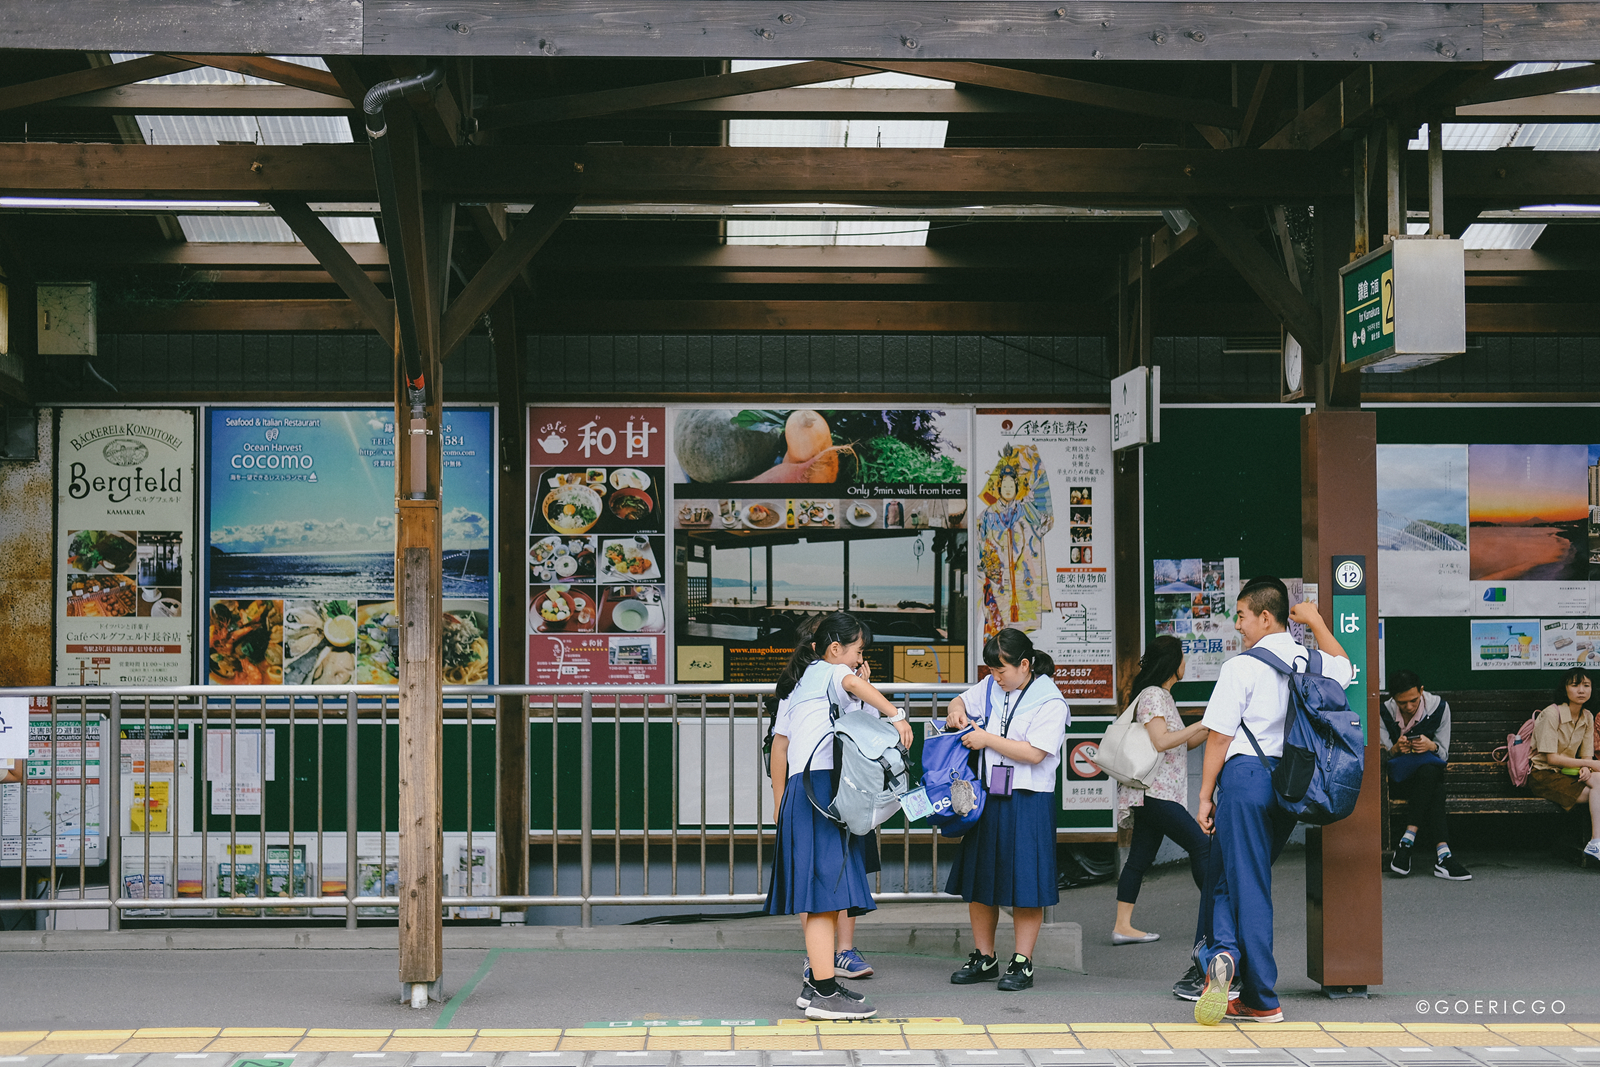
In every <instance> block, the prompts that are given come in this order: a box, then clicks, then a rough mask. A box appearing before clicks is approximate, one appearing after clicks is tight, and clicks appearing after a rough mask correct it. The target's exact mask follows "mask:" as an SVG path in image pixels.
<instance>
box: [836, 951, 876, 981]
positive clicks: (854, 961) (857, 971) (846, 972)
mask: <svg viewBox="0 0 1600 1067" xmlns="http://www.w3.org/2000/svg"><path fill="white" fill-rule="evenodd" d="M833 970H834V973H835V974H837V975H838V976H839V977H840V978H871V977H872V965H871V964H870V963H868V962H867V961H866V960H864V959H862V958H861V953H859V952H857V951H856V950H855V949H853V948H847V949H845V950H844V951H843V952H841V953H839V954H838V955H837V956H834V957H833Z"/></svg>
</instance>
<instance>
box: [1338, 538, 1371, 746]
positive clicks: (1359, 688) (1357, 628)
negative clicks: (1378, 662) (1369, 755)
mask: <svg viewBox="0 0 1600 1067" xmlns="http://www.w3.org/2000/svg"><path fill="white" fill-rule="evenodd" d="M1333 636H1334V637H1335V638H1336V639H1337V640H1338V642H1339V644H1340V645H1341V646H1343V648H1344V654H1345V655H1346V656H1348V657H1349V658H1350V665H1351V666H1352V667H1354V668H1355V680H1354V681H1352V682H1351V683H1350V687H1349V688H1348V689H1346V690H1345V698H1346V699H1347V700H1348V701H1349V702H1350V707H1351V710H1353V711H1355V712H1356V714H1357V715H1359V716H1360V717H1361V736H1362V737H1366V736H1367V557H1366V556H1334V557H1333Z"/></svg>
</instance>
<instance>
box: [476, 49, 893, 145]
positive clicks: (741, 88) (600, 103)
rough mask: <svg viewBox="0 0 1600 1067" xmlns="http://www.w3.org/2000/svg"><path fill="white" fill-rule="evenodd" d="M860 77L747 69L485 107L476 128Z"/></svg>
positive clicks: (830, 67)
mask: <svg viewBox="0 0 1600 1067" xmlns="http://www.w3.org/2000/svg"><path fill="white" fill-rule="evenodd" d="M863 73H865V72H864V71H863V70H862V69H861V68H860V67H857V66H852V65H851V64H848V63H823V62H810V63H792V64H789V65H788V66H783V67H765V68H763V69H760V70H746V71H740V72H739V73H737V74H712V75H708V76H707V77H704V78H684V79H681V80H679V81H670V82H652V83H650V84H648V85H629V86H625V87H623V88H620V89H602V90H600V91H599V92H593V93H580V94H577V95H574V96H553V97H549V98H547V99H544V100H524V101H522V102H520V103H516V104H502V105H500V106H499V107H491V108H486V109H484V110H483V111H480V112H478V126H479V128H480V129H485V130H498V129H505V128H506V127H508V126H528V125H533V124H534V123H543V122H565V121H567V120H569V119H587V118H595V117H597V116H600V115H615V114H619V113H621V112H624V111H639V110H642V109H645V108H653V107H661V106H663V105H668V104H684V103H689V102H691V101H696V100H716V99H719V98H722V97H728V96H742V95H744V94H746V93H759V92H764V91H767V90H771V89H787V88H793V87H795V86H799V85H815V84H817V83H818V82H829V81H837V80H839V79H840V78H854V77H858V76H860V75H862V74H863Z"/></svg>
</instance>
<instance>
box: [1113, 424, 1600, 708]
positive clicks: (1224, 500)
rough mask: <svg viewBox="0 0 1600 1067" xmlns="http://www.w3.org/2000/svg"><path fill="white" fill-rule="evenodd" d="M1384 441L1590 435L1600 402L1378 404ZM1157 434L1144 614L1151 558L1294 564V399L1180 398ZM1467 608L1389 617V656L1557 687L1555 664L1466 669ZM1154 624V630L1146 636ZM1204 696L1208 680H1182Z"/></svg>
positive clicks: (1471, 682) (1458, 681) (1244, 568)
mask: <svg viewBox="0 0 1600 1067" xmlns="http://www.w3.org/2000/svg"><path fill="white" fill-rule="evenodd" d="M1377 417H1378V441H1379V442H1380V443H1381V444H1592V443H1594V442H1595V441H1596V440H1600V412H1597V411H1596V409H1594V408H1556V407H1488V406H1482V405H1474V406H1470V407H1467V406H1464V407H1444V406H1437V405H1435V406H1429V407H1407V408H1380V409H1378V411H1377ZM1161 423H1162V425H1161V438H1162V443H1161V444H1159V445H1154V446H1152V447H1150V448H1147V449H1145V450H1144V452H1145V454H1144V506H1145V546H1144V555H1145V567H1146V570H1147V573H1146V575H1145V586H1146V591H1145V612H1146V617H1147V618H1153V617H1154V609H1155V600H1154V595H1153V594H1152V593H1151V592H1150V591H1149V586H1150V581H1149V574H1148V569H1149V567H1150V561H1151V560H1155V559H1174V558H1192V557H1197V556H1198V557H1201V558H1217V557H1223V556H1238V557H1239V572H1240V577H1241V578H1249V577H1251V576H1253V575H1256V574H1262V573H1271V574H1276V575H1279V576H1280V577H1282V576H1291V577H1292V576H1296V575H1298V574H1299V573H1300V567H1301V563H1300V430H1299V424H1300V409H1299V408H1291V409H1278V408H1248V407H1235V408H1182V409H1166V410H1164V411H1163V412H1162V413H1161ZM1469 629H1470V620H1469V619H1466V618H1385V620H1384V654H1385V665H1386V666H1387V668H1388V669H1389V670H1391V671H1395V670H1400V669H1403V668H1409V669H1411V670H1414V671H1416V672H1417V673H1418V674H1420V675H1421V676H1422V678H1423V681H1424V683H1425V684H1426V685H1428V686H1429V687H1430V688H1433V689H1438V690H1450V689H1533V690H1544V689H1547V688H1548V689H1553V688H1554V684H1555V673H1556V672H1553V671H1528V672H1514V671H1504V672H1500V671H1493V672H1486V671H1473V670H1472V669H1471V661H1470V660H1469V658H1468V647H1469V643H1468V632H1469ZM1153 632H1154V631H1153V627H1151V633H1152V634H1153ZM1174 693H1175V695H1176V696H1177V698H1178V699H1179V700H1204V699H1206V698H1207V697H1208V696H1210V694H1211V683H1209V682H1195V683H1180V684H1179V685H1178V686H1177V687H1176V689H1175V690H1174Z"/></svg>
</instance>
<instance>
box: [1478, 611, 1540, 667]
mask: <svg viewBox="0 0 1600 1067" xmlns="http://www.w3.org/2000/svg"><path fill="white" fill-rule="evenodd" d="M1539 622H1540V620H1538V619H1473V620H1472V639H1471V642H1472V644H1471V648H1472V669H1473V670H1475V671H1536V670H1539V669H1540V666H1541V665H1540V663H1539V656H1540V651H1541V649H1540V643H1539V634H1540V626H1539Z"/></svg>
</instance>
